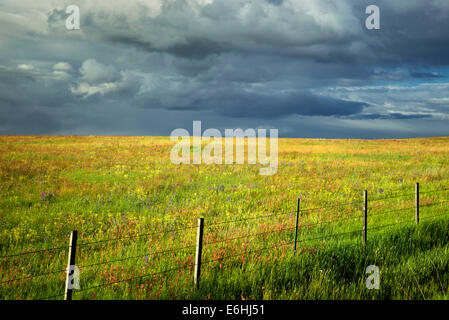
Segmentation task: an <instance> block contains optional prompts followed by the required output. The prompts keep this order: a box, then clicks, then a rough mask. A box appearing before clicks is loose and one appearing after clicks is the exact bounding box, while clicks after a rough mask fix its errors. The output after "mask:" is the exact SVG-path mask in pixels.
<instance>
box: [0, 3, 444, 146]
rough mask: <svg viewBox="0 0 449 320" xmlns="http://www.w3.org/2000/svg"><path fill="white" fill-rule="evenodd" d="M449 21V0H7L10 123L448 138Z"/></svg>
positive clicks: (124, 130) (1, 47)
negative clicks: (75, 15)
mask: <svg viewBox="0 0 449 320" xmlns="http://www.w3.org/2000/svg"><path fill="white" fill-rule="evenodd" d="M69 5H77V6H78V7H79V9H80V29H79V30H68V29H67V28H66V19H67V18H68V17H69V14H67V13H66V8H67V6H69ZM369 5H377V6H378V7H379V9H380V29H379V30H375V29H373V30H368V29H367V28H366V27H365V20H366V18H367V17H368V16H369V15H368V14H366V12H365V9H366V7H367V6H369ZM448 30H449V1H447V0H395V1H391V0H352V1H350V0H338V1H337V0H252V1H250V0H115V1H109V0H95V1H93V0H91V1H85V0H79V1H75V0H70V1H53V0H39V1H35V0H0V134H8V135H9V134H13V135H16V134H36V135H151V136H153V135H158V136H160V135H164V136H167V135H170V133H171V132H172V131H173V130H175V129H177V128H184V129H187V130H188V131H189V132H192V121H194V120H200V121H201V122H202V128H203V130H205V129H208V128H217V129H219V130H221V131H222V132H224V130H225V129H234V128H243V129H245V128H254V129H256V128H267V129H269V128H274V129H278V130H279V136H280V137H300V138H301V137H302V138H364V139H375V138H412V137H427V136H449V78H448V76H449V32H448Z"/></svg>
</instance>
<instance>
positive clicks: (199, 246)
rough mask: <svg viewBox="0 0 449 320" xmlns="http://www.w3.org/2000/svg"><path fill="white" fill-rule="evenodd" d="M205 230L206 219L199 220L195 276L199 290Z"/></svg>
mask: <svg viewBox="0 0 449 320" xmlns="http://www.w3.org/2000/svg"><path fill="white" fill-rule="evenodd" d="M203 228H204V218H198V229H197V234H196V254H195V275H194V279H193V281H194V284H195V287H196V288H198V285H199V283H200V275H201V253H202V251H203Z"/></svg>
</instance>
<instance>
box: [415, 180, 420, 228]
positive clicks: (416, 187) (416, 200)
mask: <svg viewBox="0 0 449 320" xmlns="http://www.w3.org/2000/svg"><path fill="white" fill-rule="evenodd" d="M415 223H416V225H418V224H419V183H418V182H417V183H416V184H415Z"/></svg>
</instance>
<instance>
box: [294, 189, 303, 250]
mask: <svg viewBox="0 0 449 320" xmlns="http://www.w3.org/2000/svg"><path fill="white" fill-rule="evenodd" d="M300 203H301V197H299V198H298V203H297V204H296V223H295V243H294V244H293V255H296V242H297V239H298V221H299V205H300Z"/></svg>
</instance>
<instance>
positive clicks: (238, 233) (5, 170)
mask: <svg viewBox="0 0 449 320" xmlns="http://www.w3.org/2000/svg"><path fill="white" fill-rule="evenodd" d="M172 145H173V143H172V142H170V140H169V138H164V137H131V138H128V137H32V136H29V137H0V165H1V166H0V170H1V175H0V187H1V190H2V192H1V193H0V256H5V255H13V254H16V253H20V252H23V251H31V250H43V249H46V248H52V247H60V246H67V245H68V240H69V234H70V231H71V230H78V232H79V247H78V252H77V262H76V264H77V265H78V266H79V267H80V268H81V288H82V290H81V291H79V292H78V291H75V293H74V299H446V298H447V297H448V284H449V279H448V274H449V273H448V270H447V268H448V261H449V259H448V257H449V256H448V250H449V243H448V242H449V237H448V233H449V228H448V227H449V225H448V224H449V216H441V217H436V218H432V216H437V215H441V214H446V213H448V214H449V211H448V203H440V201H445V200H448V195H449V192H448V191H446V192H438V193H425V192H426V191H429V190H442V189H447V188H448V187H449V184H448V183H449V179H448V177H449V139H448V138H429V139H409V140H369V141H362V140H353V141H352V140H313V139H281V140H280V141H279V163H280V165H279V170H278V173H277V174H276V175H273V176H268V177H267V176H260V175H259V174H258V172H259V171H258V166H250V165H232V166H231V165H223V166H218V165H211V166H206V165H181V166H176V165H173V164H172V163H171V162H170V160H169V153H170V150H171V146H172ZM416 181H419V182H420V183H421V192H422V195H421V204H422V208H421V223H420V225H419V226H418V227H416V226H415V225H414V209H413V205H414V183H415V182H416ZM365 189H366V190H368V195H369V200H370V202H369V217H368V224H369V230H368V244H367V246H366V248H364V247H363V245H362V234H361V228H362V220H361V205H362V191H363V190H365ZM43 193H45V195H43ZM48 193H52V194H54V196H52V197H48V196H46V195H48ZM300 194H301V196H302V200H301V208H302V209H305V210H306V209H309V208H321V207H326V209H320V210H311V211H304V212H303V214H302V215H301V217H300V229H299V242H298V250H297V254H296V256H295V257H293V254H292V242H293V236H294V234H293V227H294V221H295V215H294V211H295V209H296V208H295V206H296V198H297V197H298V195H300ZM396 194H401V195H402V196H401V197H398V198H391V199H384V198H389V197H390V196H394V195H396ZM432 204H433V205H432ZM336 205H338V206H336ZM335 206H336V207H335ZM272 214H277V215H274V216H271V215H272ZM267 216H269V217H267ZM198 217H204V218H205V233H204V243H205V246H204V252H203V261H204V265H203V269H202V277H201V284H200V287H199V289H198V290H196V289H195V288H194V287H193V268H192V266H191V264H192V263H193V261H194V255H195V248H194V247H192V246H194V244H195V237H196V230H195V228H194V227H195V225H196V219H197V218H198ZM255 217H260V218H259V219H252V218H255ZM248 218H251V219H252V220H244V221H240V222H236V223H227V224H217V223H220V222H223V221H230V220H240V219H248ZM339 219H340V220H339ZM334 220H336V221H334ZM396 223H397V224H396ZM390 224H394V225H393V226H391V227H388V228H382V229H378V230H375V229H374V228H376V227H379V226H384V225H390ZM307 225H313V226H312V227H307ZM189 227H190V228H189ZM186 228H189V229H186ZM177 229H186V230H183V231H176V230H177ZM164 230H168V232H166V233H164V234H153V233H156V232H160V231H164ZM171 230H175V231H174V232H171ZM348 232H354V233H351V234H346V233H348ZM340 233H345V234H344V235H341V236H339V237H335V238H333V237H331V236H332V235H334V234H340ZM145 234H149V235H146V236H143V235H145ZM255 234H257V235H255ZM115 238H125V239H124V240H120V241H110V242H100V243H93V244H88V243H91V242H96V241H102V240H105V239H115ZM230 238H238V239H236V240H232V241H224V240H226V239H230ZM316 238H320V239H316ZM322 238H323V239H322ZM306 239H316V240H307V241H305V240H306ZM279 245H281V246H280V247H279V248H271V249H269V250H268V249H267V250H262V249H264V248H270V247H275V246H279ZM185 246H189V247H188V248H186V249H184V250H179V251H178V250H176V249H177V248H180V247H185ZM166 250H173V252H168V253H165V254H160V255H154V254H155V253H157V252H159V251H166ZM250 251H256V252H254V253H252V254H246V252H250ZM146 255H148V259H146ZM135 256H138V258H135V259H128V260H123V261H117V262H111V261H114V260H120V259H123V258H129V257H135ZM103 262H107V263H103ZM66 263H67V250H66V249H63V250H54V251H51V250H50V251H44V252H40V253H36V254H27V255H22V256H14V257H11V258H7V259H0V282H5V281H9V280H13V279H18V278H22V277H28V276H33V275H42V274H45V273H49V272H55V273H54V274H51V275H46V276H43V277H37V278H32V279H25V280H23V281H11V282H7V283H3V284H1V285H0V299H40V298H45V297H52V296H55V295H58V294H59V295H60V296H58V297H56V299H61V297H62V293H63V290H64V282H65V275H64V271H63V270H64V269H65V267H66V265H65V264H66ZM371 264H374V265H376V266H378V267H379V268H380V271H381V287H380V290H368V289H366V287H365V280H366V277H367V275H366V274H365V270H366V267H367V266H368V265H371ZM90 265H92V266H90ZM173 268H182V269H181V270H176V271H173V272H167V273H163V274H157V275H155V276H149V277H143V278H139V275H148V274H156V273H159V272H161V271H164V270H169V269H173ZM131 278H137V279H134V280H130V281H123V280H126V279H131ZM116 282H117V283H116ZM114 283H115V284H114ZM103 284H111V285H108V286H105V287H98V288H94V289H91V290H88V288H90V287H95V286H101V285H103Z"/></svg>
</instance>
